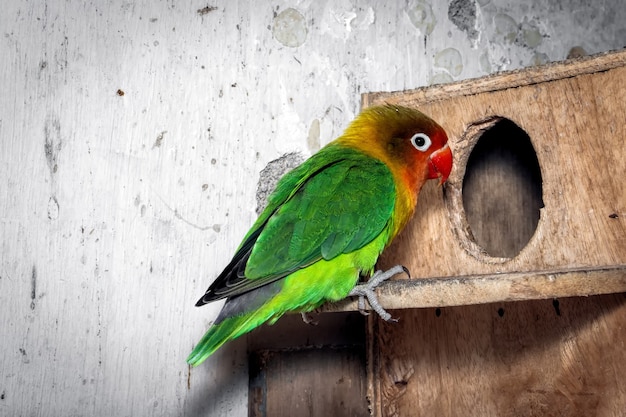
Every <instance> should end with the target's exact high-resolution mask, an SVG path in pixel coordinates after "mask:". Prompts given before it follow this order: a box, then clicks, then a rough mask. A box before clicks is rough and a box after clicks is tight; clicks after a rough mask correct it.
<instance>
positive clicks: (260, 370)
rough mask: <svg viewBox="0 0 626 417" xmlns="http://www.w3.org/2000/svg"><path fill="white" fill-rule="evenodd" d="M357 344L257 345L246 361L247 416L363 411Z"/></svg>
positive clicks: (346, 416) (319, 416)
mask: <svg viewBox="0 0 626 417" xmlns="http://www.w3.org/2000/svg"><path fill="white" fill-rule="evenodd" d="M364 362H365V352H364V350H363V347H360V348H346V347H344V348H330V347H322V348H319V347H317V348H314V349H306V350H288V351H259V352H256V353H255V355H254V356H253V358H252V359H251V361H250V394H249V410H250V411H249V415H250V416H251V417H266V416H267V417H271V416H290V417H327V416H336V417H365V416H369V415H370V413H369V410H368V403H367V399H366V391H367V383H366V375H365V367H364V366H363V364H364Z"/></svg>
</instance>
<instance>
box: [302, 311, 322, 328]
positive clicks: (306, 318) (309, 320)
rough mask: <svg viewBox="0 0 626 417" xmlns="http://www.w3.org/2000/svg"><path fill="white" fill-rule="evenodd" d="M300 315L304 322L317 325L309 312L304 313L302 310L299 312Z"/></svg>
mask: <svg viewBox="0 0 626 417" xmlns="http://www.w3.org/2000/svg"><path fill="white" fill-rule="evenodd" d="M300 314H301V315H302V321H303V322H305V323H306V324H310V325H311V326H317V325H318V324H319V323H318V321H317V320H315V319H314V318H313V317H311V315H310V314H309V313H305V312H304V311H303V312H301V313H300Z"/></svg>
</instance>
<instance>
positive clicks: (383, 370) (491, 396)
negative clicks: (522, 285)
mask: <svg viewBox="0 0 626 417" xmlns="http://www.w3.org/2000/svg"><path fill="white" fill-rule="evenodd" d="M395 315H396V317H398V318H399V322H398V323H385V322H382V321H381V320H378V319H376V318H374V319H372V320H371V321H370V325H371V326H372V329H371V330H372V334H373V335H374V336H373V340H372V345H373V346H372V349H373V350H374V351H375V352H377V354H376V355H375V356H374V357H373V359H372V361H373V363H374V365H373V367H372V368H373V369H374V373H373V374H371V375H370V377H371V380H370V382H371V385H370V395H371V396H372V397H373V398H376V399H377V400H376V401H374V410H373V412H374V415H376V416H386V417H387V416H407V415H411V416H455V415H464V416H481V417H482V416H484V417H489V416H511V417H513V416H547V415H549V416H581V417H583V416H585V417H586V416H602V417H605V416H611V417H617V416H621V415H623V410H624V409H626V395H625V393H626V379H624V378H623V375H624V373H625V372H626V360H625V358H624V344H625V342H626V329H625V327H624V326H625V324H624V323H626V296H625V295H624V294H618V295H603V296H593V297H588V298H565V299H559V300H554V301H553V300H543V301H526V302H516V303H496V304H484V305H477V306H459V307H451V308H441V309H434V308H428V309H413V310H398V311H396V312H395Z"/></svg>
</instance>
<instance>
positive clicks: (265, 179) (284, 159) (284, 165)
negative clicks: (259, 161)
mask: <svg viewBox="0 0 626 417" xmlns="http://www.w3.org/2000/svg"><path fill="white" fill-rule="evenodd" d="M303 161H304V158H303V157H302V155H301V154H299V153H296V152H293V153H288V154H285V155H283V156H281V157H280V158H278V159H275V160H273V161H271V162H270V163H268V164H267V166H266V167H265V168H263V170H262V171H261V173H260V174H259V182H258V183H257V192H256V202H257V209H256V212H257V214H261V212H262V211H263V209H264V208H265V206H266V205H267V197H269V195H270V194H271V193H272V192H273V191H274V188H276V184H277V183H278V181H279V180H280V179H281V178H282V176H283V175H285V174H286V173H287V172H289V171H291V170H292V169H294V168H295V167H297V166H298V165H300V164H301V163H302V162H303Z"/></svg>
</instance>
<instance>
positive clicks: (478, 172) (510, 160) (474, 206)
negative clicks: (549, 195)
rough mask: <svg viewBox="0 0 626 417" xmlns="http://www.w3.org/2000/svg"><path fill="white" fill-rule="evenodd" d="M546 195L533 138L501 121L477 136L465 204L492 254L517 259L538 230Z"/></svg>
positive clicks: (467, 174)
mask: <svg viewBox="0 0 626 417" xmlns="http://www.w3.org/2000/svg"><path fill="white" fill-rule="evenodd" d="M541 195H542V180H541V170H540V168H539V161H538V160H537V155H536V154H535V150H534V148H533V145H532V143H531V142H530V138H529V137H528V135H527V134H526V132H525V131H524V130H522V129H521V128H520V127H519V126H517V125H516V124H515V123H513V122H512V121H510V120H508V119H501V120H500V121H498V122H497V123H496V124H494V125H493V126H492V127H491V128H490V129H488V130H486V131H485V132H484V133H483V134H482V135H481V136H480V138H478V142H477V143H476V145H475V146H474V149H473V150H472V152H471V154H470V156H469V159H468V161H467V167H466V170H465V177H464V178H463V207H464V209H465V214H466V217H467V221H468V223H469V226H470V229H471V231H472V234H473V236H474V239H475V241H476V243H477V244H478V245H479V246H481V247H482V248H483V249H484V250H485V251H486V252H487V253H488V254H489V255H491V256H493V257H503V258H513V257H515V256H516V255H517V254H518V253H519V252H520V251H521V250H522V249H523V248H524V246H526V244H527V243H528V241H529V240H530V238H531V237H532V236H533V234H534V233H535V230H536V228H537V224H538V223H539V215H540V212H539V209H540V208H542V207H543V200H542V196H541Z"/></svg>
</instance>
